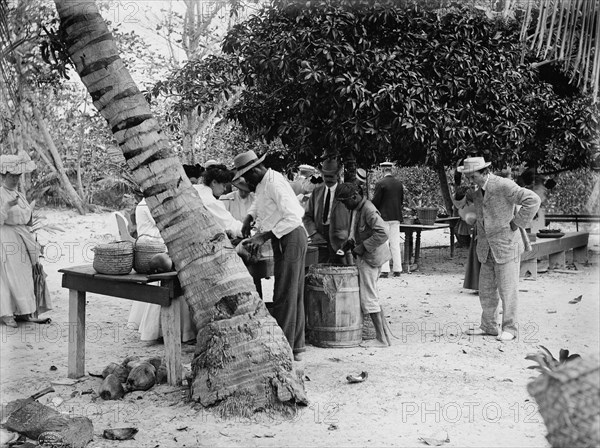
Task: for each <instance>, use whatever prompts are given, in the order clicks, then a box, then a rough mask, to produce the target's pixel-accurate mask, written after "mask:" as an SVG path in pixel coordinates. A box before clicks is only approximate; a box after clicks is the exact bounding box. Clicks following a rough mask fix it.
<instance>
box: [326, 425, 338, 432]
mask: <svg viewBox="0 0 600 448" xmlns="http://www.w3.org/2000/svg"><path fill="white" fill-rule="evenodd" d="M327 429H328V430H329V431H335V430H336V429H338V425H336V424H334V423H332V424H331V425H329V427H328V428H327Z"/></svg>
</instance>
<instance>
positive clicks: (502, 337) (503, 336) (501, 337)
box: [496, 331, 515, 341]
mask: <svg viewBox="0 0 600 448" xmlns="http://www.w3.org/2000/svg"><path fill="white" fill-rule="evenodd" d="M514 338H515V335H514V334H512V333H509V332H508V331H503V332H502V333H500V334H499V335H498V336H496V339H497V340H499V341H512V340H513V339H514Z"/></svg>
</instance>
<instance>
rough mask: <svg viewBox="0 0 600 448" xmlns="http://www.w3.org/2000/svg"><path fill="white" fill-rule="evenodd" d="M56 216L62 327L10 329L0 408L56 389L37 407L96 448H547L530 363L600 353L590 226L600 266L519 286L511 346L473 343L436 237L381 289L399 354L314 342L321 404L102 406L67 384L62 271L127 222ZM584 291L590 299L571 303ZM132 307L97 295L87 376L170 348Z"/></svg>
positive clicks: (468, 296)
mask: <svg viewBox="0 0 600 448" xmlns="http://www.w3.org/2000/svg"><path fill="white" fill-rule="evenodd" d="M45 214H46V216H47V218H48V222H51V223H55V224H57V225H60V226H61V227H62V228H63V229H64V230H65V232H64V233H58V234H54V235H47V234H40V240H41V241H42V242H44V243H45V244H46V260H45V262H44V263H45V269H46V271H47V273H48V275H49V278H48V281H49V286H50V290H51V295H52V299H53V303H54V309H53V310H52V311H51V312H49V313H48V314H47V315H48V316H49V317H51V318H52V320H53V322H52V324H50V325H46V326H39V325H32V324H27V325H26V324H23V323H21V324H20V326H19V328H18V329H16V330H13V329H9V328H7V327H5V326H1V327H0V329H1V338H2V340H1V344H0V348H1V361H2V364H1V371H0V375H1V379H2V388H1V389H2V390H1V392H2V396H1V400H2V402H3V403H5V402H7V401H9V400H12V399H15V398H21V397H25V396H29V395H31V394H33V393H35V392H36V391H38V390H41V389H43V388H44V387H46V386H48V385H50V384H52V385H54V388H55V389H56V392H55V393H52V394H49V395H46V396H45V397H43V398H42V399H40V401H41V402H43V403H45V404H48V405H56V406H57V409H58V410H59V411H61V412H64V413H68V414H71V415H84V416H87V417H89V418H90V419H91V420H92V421H93V424H94V440H93V441H92V442H91V443H90V444H89V445H88V446H89V447H112V446H121V447H171V446H172V447H182V446H227V447H235V446H274V447H275V446H277V447H279V446H403V447H413V446H424V443H423V442H422V441H420V438H421V437H431V436H434V437H438V438H444V437H445V436H446V433H447V437H448V439H449V441H448V442H447V443H446V444H445V446H460V447H467V446H468V447H480V446H486V447H534V446H535V447H544V446H548V444H547V442H546V439H545V437H544V436H545V432H546V431H545V426H544V424H543V422H542V420H541V417H540V415H539V414H538V412H537V407H536V404H535V402H534V401H533V399H532V398H531V397H530V396H529V395H528V393H527V390H526V385H527V383H528V382H529V381H530V380H531V379H532V378H534V377H535V376H537V373H536V372H535V371H533V370H528V369H527V366H529V365H531V362H530V361H527V360H525V359H524V358H525V356H526V355H527V354H528V353H530V352H533V351H536V347H537V346H538V345H540V344H541V345H544V346H546V347H548V348H549V349H550V350H551V351H552V352H554V353H555V354H556V355H558V350H559V349H561V348H568V349H569V350H571V352H574V353H579V354H581V355H582V356H586V355H592V354H595V353H598V352H599V349H600V346H599V345H600V329H599V322H598V312H599V309H598V308H599V307H598V297H599V295H598V292H599V270H598V254H599V252H600V247H599V246H598V230H597V227H596V228H594V229H590V230H592V232H593V234H592V235H591V238H590V246H589V249H590V260H591V263H590V264H588V265H585V266H584V265H579V264H577V266H576V270H571V271H565V272H560V273H556V272H554V273H550V272H547V273H543V274H541V275H540V276H539V277H538V280H537V281H532V280H522V281H521V282H520V284H519V290H520V303H519V307H520V310H519V312H520V335H519V338H518V340H517V341H513V342H509V343H501V342H498V341H496V340H495V339H494V338H490V337H473V336H466V335H464V334H463V332H464V330H465V329H466V328H467V327H468V325H469V323H472V322H475V323H477V322H478V320H479V315H480V306H479V301H478V297H477V295H476V294H474V293H473V292H471V291H468V290H464V289H463V288H462V281H463V272H464V265H465V262H466V255H467V251H466V249H458V250H457V252H456V255H455V257H454V258H453V259H451V258H450V256H449V255H450V254H449V248H448V247H447V244H448V234H447V233H444V231H435V232H425V233H423V246H424V249H423V255H424V259H423V260H422V263H421V267H420V269H419V271H417V272H414V273H411V274H404V275H402V276H401V277H399V278H390V279H381V280H380V282H379V287H380V294H381V299H382V305H383V306H384V309H385V311H386V315H387V319H388V321H389V323H390V326H391V329H392V331H393V333H394V334H395V336H396V337H397V339H394V341H393V342H394V345H393V346H392V347H390V348H388V349H383V350H378V349H365V348H359V347H357V348H346V349H324V348H318V347H313V346H308V350H307V352H306V354H305V357H304V360H303V361H302V362H301V363H298V364H299V368H301V369H303V371H304V379H305V386H306V392H307V394H308V397H309V400H310V405H309V406H308V407H306V408H302V409H301V410H300V411H299V413H298V414H297V415H296V416H295V417H294V418H288V419H284V418H269V417H260V418H257V419H256V420H255V421H247V420H241V419H233V420H220V419H219V418H217V417H216V416H215V415H213V414H212V413H211V412H210V411H197V410H193V409H192V407H191V406H190V404H189V403H186V402H185V401H184V400H183V397H184V392H183V391H182V390H179V389H177V388H174V387H170V386H166V385H162V386H155V387H154V388H152V389H151V390H150V391H147V392H134V393H131V394H129V395H127V396H126V397H125V398H124V399H123V400H120V401H106V402H105V401H103V400H101V399H100V398H97V397H96V395H95V394H93V393H89V392H90V390H95V389H96V388H97V387H98V385H99V384H100V380H99V379H98V378H93V377H90V376H85V377H84V378H82V379H81V380H80V381H78V382H75V383H74V384H70V382H69V381H66V376H67V341H68V325H69V322H68V292H67V290H65V289H63V288H61V275H60V273H58V269H60V268H63V267H67V266H74V265H78V264H84V263H91V262H92V256H93V253H92V252H91V251H90V249H91V248H92V247H93V246H95V245H96V244H98V243H100V242H104V241H106V240H111V239H114V237H115V236H116V235H117V228H116V223H115V220H114V217H113V216H112V214H110V213H103V214H90V215H87V216H78V215H76V214H75V213H73V212H71V211H65V210H60V211H56V210H45ZM561 227H563V228H566V227H567V226H564V225H563V226H561ZM540 268H543V262H542V263H540ZM271 285H272V283H270V282H269V281H264V286H263V287H264V289H265V290H266V291H268V290H269V289H270V288H271ZM579 295H582V300H581V302H579V303H577V304H570V303H569V301H570V300H571V299H573V298H575V297H576V296H579ZM267 296H268V294H267ZM130 306H131V302H128V301H124V300H120V299H114V298H110V297H105V296H98V295H94V294H90V295H88V308H87V322H88V324H87V345H86V372H97V371H101V370H102V369H103V368H104V367H105V366H106V365H107V364H108V363H109V362H111V361H117V362H119V361H121V360H122V359H124V358H125V357H126V356H127V355H132V354H137V355H141V356H151V355H161V354H162V353H163V346H162V345H161V344H158V343H148V342H141V341H140V340H139V336H138V334H137V332H136V331H133V330H130V329H127V327H126V323H127V316H128V313H129V308H130ZM192 354H193V346H189V345H184V346H183V358H184V363H189V362H190V361H191V357H192ZM362 371H367V372H368V374H369V376H368V379H367V380H366V381H365V382H363V383H358V384H349V383H348V382H347V381H346V376H347V375H348V374H358V373H360V372H362ZM71 383H72V381H71ZM84 392H87V393H84ZM124 426H135V427H137V428H139V433H138V434H137V435H136V437H135V440H130V441H123V442H113V441H107V440H104V439H103V438H102V432H103V430H104V429H107V428H111V427H124ZM436 434H442V436H440V435H436Z"/></svg>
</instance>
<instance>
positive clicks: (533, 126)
mask: <svg viewBox="0 0 600 448" xmlns="http://www.w3.org/2000/svg"><path fill="white" fill-rule="evenodd" d="M223 49H224V51H225V52H226V53H229V54H231V55H235V56H236V57H237V60H238V63H239V65H240V71H241V79H242V81H243V83H244V84H245V87H246V89H245V91H244V92H243V94H242V96H241V100H240V101H239V102H238V103H237V104H236V105H235V106H234V107H233V108H232V110H231V111H230V114H229V116H230V117H233V118H235V119H237V120H238V121H239V122H240V123H242V124H243V125H244V126H245V127H246V128H248V129H249V130H250V131H252V132H254V133H256V134H259V135H262V136H264V137H266V138H267V139H272V138H275V137H276V136H280V137H281V138H282V141H283V142H284V143H285V144H286V145H289V147H290V148H292V150H293V151H294V152H299V153H300V154H302V157H303V158H304V159H305V160H307V161H310V160H311V159H312V160H314V159H318V158H319V157H320V156H321V155H322V153H323V152H324V151H326V152H329V153H335V152H337V153H340V154H341V155H342V157H343V158H345V159H350V160H351V159H354V158H355V159H356V160H357V162H358V163H359V164H360V165H363V166H369V165H371V164H372V163H374V162H377V161H380V160H382V159H385V158H389V159H391V160H397V161H399V162H400V163H401V164H407V165H410V164H422V163H426V164H427V165H430V166H435V167H440V166H452V165H454V164H455V163H456V162H457V161H458V160H460V159H461V158H462V157H464V156H465V155H466V154H468V153H470V152H472V151H477V152H478V153H480V154H482V155H484V156H485V157H486V158H488V159H490V160H493V161H494V162H495V164H496V165H497V166H501V165H505V164H517V163H519V162H523V161H528V160H529V161H536V162H537V163H538V166H539V167H540V168H542V169H543V168H544V167H545V168H547V169H550V170H557V169H566V168H576V167H579V166H586V165H587V164H588V163H589V160H590V156H591V153H592V149H593V145H594V140H593V139H594V133H595V132H597V123H598V118H597V117H598V109H597V106H594V105H593V104H592V102H591V99H588V98H584V97H575V98H572V97H560V96H558V95H557V94H556V93H555V92H554V90H553V88H552V86H551V85H550V84H547V83H544V82H542V81H540V79H539V77H538V74H537V71H536V70H535V69H534V68H533V66H532V64H531V62H533V61H532V59H531V58H530V57H529V56H528V55H526V54H524V50H523V47H522V46H521V44H520V42H519V24H518V22H516V21H503V20H490V19H488V18H487V17H485V15H484V14H483V13H481V12H478V11H477V10H474V9H469V8H466V7H454V8H451V9H446V10H443V11H442V10H440V9H428V8H427V7H424V6H421V5H420V4H412V5H411V4H408V3H407V2H400V1H388V2H376V3H375V2H371V1H356V0H352V1H350V0H341V1H320V2H296V1H286V2H283V1H281V2H275V4H274V5H272V6H268V7H266V8H264V9H262V10H261V12H260V13H259V14H257V15H256V16H253V17H252V18H251V19H249V20H247V21H246V22H244V23H242V24H240V25H237V26H236V27H234V28H233V29H232V30H231V31H230V32H229V33H228V35H227V36H226V38H225V40H224V45H223Z"/></svg>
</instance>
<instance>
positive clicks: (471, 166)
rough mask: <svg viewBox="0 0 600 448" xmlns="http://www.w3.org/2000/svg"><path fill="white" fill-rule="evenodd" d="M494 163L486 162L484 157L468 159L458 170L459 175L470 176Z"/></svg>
mask: <svg viewBox="0 0 600 448" xmlns="http://www.w3.org/2000/svg"><path fill="white" fill-rule="evenodd" d="M491 164H492V162H486V161H485V159H484V158H483V157H467V158H466V159H465V161H464V162H463V165H462V166H459V167H458V168H456V170H457V171H458V172H459V173H464V174H469V173H474V172H475V171H479V170H482V169H484V168H487V167H488V166H490V165H491Z"/></svg>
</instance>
